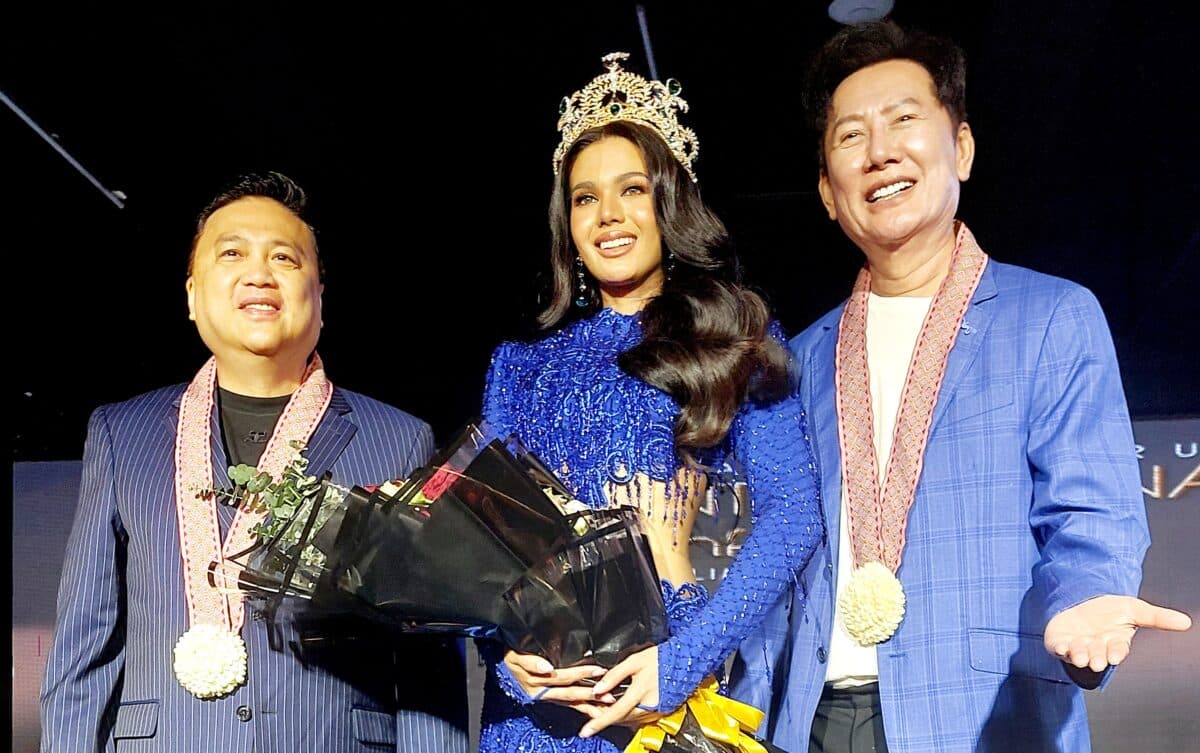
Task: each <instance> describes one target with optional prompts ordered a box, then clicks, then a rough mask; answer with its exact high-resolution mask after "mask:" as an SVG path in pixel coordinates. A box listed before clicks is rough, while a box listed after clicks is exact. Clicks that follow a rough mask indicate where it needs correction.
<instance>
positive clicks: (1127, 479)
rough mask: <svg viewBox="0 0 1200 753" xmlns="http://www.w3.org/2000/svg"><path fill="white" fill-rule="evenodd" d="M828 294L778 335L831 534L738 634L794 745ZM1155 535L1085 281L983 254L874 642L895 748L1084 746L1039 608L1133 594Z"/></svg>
mask: <svg viewBox="0 0 1200 753" xmlns="http://www.w3.org/2000/svg"><path fill="white" fill-rule="evenodd" d="M841 314H842V309H841V307H839V308H838V309H835V310H834V311H831V312H829V313H828V314H826V315H825V316H824V317H823V318H822V319H820V320H818V321H817V322H816V323H815V324H813V325H812V326H811V327H809V328H808V329H807V330H806V331H804V332H803V333H801V334H800V335H799V336H797V337H796V338H795V339H793V340H792V343H791V345H792V348H793V350H794V351H795V353H796V355H797V358H798V362H799V366H800V369H801V376H800V380H801V385H800V387H801V395H802V400H803V402H804V405H805V408H806V410H807V412H808V415H809V425H810V430H811V436H812V441H813V451H814V453H815V455H816V458H817V464H818V467H819V469H820V472H821V478H822V500H823V506H824V510H825V519H826V521H827V523H828V538H827V541H826V545H825V546H824V547H823V548H822V549H821V550H819V551H818V552H817V553H816V554H815V555H814V556H813V558H812V561H811V563H810V564H809V566H808V567H807V568H806V569H805V570H804V571H803V572H802V573H801V575H800V577H799V578H798V579H797V584H796V586H795V587H794V588H793V591H792V593H791V594H790V596H785V597H784V598H783V599H781V601H780V602H779V603H778V604H777V605H776V606H775V608H774V610H773V611H772V613H771V615H770V617H769V618H768V620H767V621H766V623H765V624H764V626H763V628H762V629H760V630H759V632H758V633H757V634H756V635H755V636H753V637H752V638H751V639H750V640H748V641H747V642H746V643H745V644H744V645H743V646H742V649H741V651H740V653H739V656H738V658H737V659H736V661H735V666H734V695H735V696H737V697H740V698H742V699H744V700H747V701H749V702H751V703H753V704H754V705H756V706H758V707H760V708H763V709H766V710H768V712H769V713H768V717H767V720H766V721H765V722H764V724H763V730H762V731H763V732H764V734H767V735H768V736H769V738H770V739H771V740H772V741H774V742H775V743H777V744H778V745H780V746H782V747H783V748H785V749H787V750H790V751H792V753H797V752H800V751H806V750H807V749H808V737H809V731H810V725H811V722H812V717H813V712H814V710H815V709H816V705H817V701H818V699H819V696H820V693H821V688H822V684H823V682H824V679H825V660H826V651H827V647H828V645H829V636H830V631H831V630H832V627H833V626H832V622H833V606H834V604H833V602H834V596H835V573H834V567H835V566H836V563H837V557H838V555H837V546H838V529H839V526H840V518H839V505H840V502H841V463H840V461H839V449H838V428H837V413H836V409H835V405H834V354H835V346H836V341H837V327H838V322H839V320H840V318H841ZM1148 546H1149V533H1148V529H1147V525H1146V517H1145V504H1144V501H1143V499H1142V492H1141V484H1140V476H1139V471H1138V466H1137V459H1136V454H1135V451H1134V442H1133V433H1132V430H1131V427H1130V422H1129V417H1128V411H1127V408H1126V403H1125V397H1124V393H1123V391H1122V387H1121V380H1120V373H1119V371H1118V368H1117V362H1116V355H1115V353H1114V350H1113V346H1112V340H1111V337H1110V335H1109V331H1108V327H1107V324H1106V322H1105V320H1104V315H1103V313H1102V312H1101V310H1100V306H1099V304H1098V302H1097V301H1096V299H1095V297H1094V296H1093V295H1092V294H1091V293H1090V292H1088V291H1087V290H1086V289H1084V288H1082V287H1080V286H1078V285H1075V284H1073V283H1070V282H1067V281H1066V280H1062V279H1058V278H1055V277H1050V276H1047V275H1043V274H1038V273H1036V272H1032V271H1030V270H1027V269H1022V268H1020V267H1014V266H1011V265H1007V264H1000V263H997V262H995V261H994V260H993V261H990V262H989V263H988V266H987V268H986V270H985V272H984V275H983V278H982V279H981V281H980V284H979V287H978V288H977V290H976V292H975V295H974V297H973V299H972V301H971V305H970V307H969V309H968V310H967V313H966V317H965V319H964V322H963V325H962V329H961V331H960V332H959V336H958V339H957V341H956V343H955V345H954V348H953V350H952V351H951V353H950V358H949V362H948V365H947V370H946V375H945V379H944V381H943V384H942V388H941V392H940V394H939V396H938V400H937V405H936V407H935V410H934V414H933V425H932V428H931V430H930V436H929V442H928V447H927V450H926V455H925V463H924V468H923V470H922V473H921V478H920V481H919V483H918V486H917V495H916V500H915V501H914V503H913V506H912V509H911V511H910V514H909V523H908V531H907V544H906V546H905V549H904V554H903V561H902V564H901V566H900V570H899V573H898V576H899V578H900V581H901V582H902V583H903V585H904V590H905V593H906V594H907V597H908V604H907V613H906V615H905V617H904V622H903V623H902V624H901V625H900V628H899V630H898V631H897V632H896V634H895V635H894V636H893V637H892V638H891V639H890V640H888V641H887V642H885V643H883V644H881V645H880V646H879V647H878V656H879V692H880V697H881V700H882V705H883V721H884V728H885V731H886V735H887V741H888V748H889V750H890V751H891V752H892V753H928V752H929V751H938V752H939V753H955V752H957V751H961V752H962V753H984V752H986V751H997V752H1000V751H1004V752H1005V753H1009V752H1011V751H1020V752H1021V753H1041V752H1042V751H1047V752H1048V751H1066V752H1069V753H1083V752H1085V751H1088V750H1090V747H1091V746H1090V742H1089V739H1088V728H1087V717H1086V713H1085V709H1084V701H1083V696H1082V692H1081V690H1080V683H1082V684H1084V685H1087V686H1091V685H1094V684H1098V683H1099V682H1100V681H1101V680H1102V679H1103V678H1101V677H1095V676H1091V677H1087V676H1080V677H1076V678H1074V679H1075V680H1077V681H1078V682H1075V681H1073V679H1072V678H1071V677H1069V676H1068V675H1067V673H1066V671H1065V669H1064V665H1063V664H1062V663H1061V662H1059V661H1058V660H1056V659H1054V658H1053V657H1051V656H1050V655H1049V654H1048V653H1047V652H1046V650H1045V649H1044V648H1043V646H1042V637H1041V636H1042V632H1043V630H1044V628H1045V625H1046V622H1047V621H1048V620H1049V618H1050V617H1051V616H1052V615H1054V614H1056V613H1057V612H1059V611H1060V610H1062V609H1064V608H1066V607H1069V606H1072V605H1074V604H1077V603H1079V602H1081V601H1084V600H1085V599H1088V598H1090V597H1092V596H1097V595H1100V594H1130V595H1133V594H1136V593H1137V590H1138V587H1139V584H1140V581H1141V562H1142V557H1143V555H1144V554H1145V551H1146V548H1147V547H1148Z"/></svg>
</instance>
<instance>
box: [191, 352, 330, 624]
mask: <svg viewBox="0 0 1200 753" xmlns="http://www.w3.org/2000/svg"><path fill="white" fill-rule="evenodd" d="M216 383H217V361H216V358H210V359H209V360H208V362H207V363H206V364H204V367H203V368H201V369H200V371H199V373H197V374H196V377H195V379H193V380H192V383H191V384H190V385H188V388H187V391H186V392H184V394H183V398H182V399H181V400H180V402H179V426H178V429H177V431H176V433H175V511H176V517H177V518H178V522H179V550H180V553H181V555H182V559H183V586H184V594H185V596H186V600H187V608H188V624H189V625H193V626H194V625H198V624H210V625H216V626H218V627H221V628H223V629H225V630H228V631H230V632H232V633H234V634H237V633H240V632H241V629H242V623H243V621H244V619H245V611H244V609H243V600H242V597H241V595H239V594H237V593H231V594H227V593H223V592H222V591H221V590H219V589H218V588H215V587H213V586H212V585H210V584H209V582H208V571H209V564H210V563H213V562H216V563H218V564H220V563H222V562H223V561H224V559H225V558H226V557H228V556H229V555H231V554H234V553H236V552H239V551H242V550H244V549H246V548H248V547H249V546H250V545H251V544H253V543H254V541H253V539H254V537H253V534H251V533H250V530H251V528H253V526H254V524H255V523H257V522H259V521H260V520H261V519H262V517H263V513H262V512H249V511H247V510H246V508H245V507H242V508H240V509H239V510H238V512H237V515H236V516H235V517H234V520H233V524H232V525H231V526H230V528H229V532H228V533H227V534H226V537H225V542H224V547H222V545H221V540H220V538H221V537H220V530H221V529H220V527H219V525H218V522H217V508H216V505H217V502H216V500H215V499H214V498H209V499H203V498H202V497H200V495H199V492H200V491H201V490H204V489H210V488H212V485H213V468H212V444H211V443H212V428H211V421H212V411H213V407H214V405H215V400H214V394H215V392H216ZM332 396H333V385H332V384H331V383H330V382H329V380H328V379H326V378H325V370H324V367H323V365H322V363H321V359H320V357H319V356H316V355H314V356H313V359H312V361H311V362H310V363H309V365H308V370H307V371H306V372H305V374H304V380H303V382H302V383H301V385H300V388H299V389H297V390H296V392H294V393H293V394H292V398H291V400H289V401H288V404H287V406H286V407H284V409H283V413H282V414H281V415H280V417H279V420H278V421H277V422H276V424H275V431H274V432H273V433H272V434H271V439H270V440H269V441H268V442H267V446H266V448H265V449H264V450H263V454H262V458H261V459H260V460H259V463H258V469H259V470H261V471H266V472H267V473H270V474H271V476H273V477H274V478H275V479H276V480H278V479H279V476H280V473H281V472H282V471H283V468H284V466H285V465H286V464H287V461H288V458H290V457H291V455H292V452H293V449H292V448H291V447H290V446H289V442H291V441H292V440H299V441H300V442H303V443H305V444H307V443H308V440H309V438H310V437H311V436H312V433H313V431H315V430H316V428H317V424H319V423H320V422H321V418H322V417H323V416H324V415H325V411H326V409H328V407H329V401H330V399H331V398H332Z"/></svg>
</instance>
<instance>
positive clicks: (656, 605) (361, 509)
mask: <svg viewBox="0 0 1200 753" xmlns="http://www.w3.org/2000/svg"><path fill="white" fill-rule="evenodd" d="M302 470H303V469H301V471H302ZM289 477H290V478H293V479H297V478H298V479H301V480H302V481H303V480H304V478H305V477H304V476H303V473H302V472H301V473H298V474H292V475H290V476H289V474H286V473H285V475H284V478H285V479H287V478H289ZM292 483H293V486H295V485H297V484H299V483H300V482H295V481H293V482H292ZM303 488H304V489H305V490H306V494H305V499H304V501H303V502H302V503H298V504H291V505H289V506H288V507H287V508H286V510H285V512H286V517H284V516H280V515H274V516H272V517H269V518H268V519H267V521H266V522H265V523H264V524H263V525H262V527H261V529H260V535H261V539H260V542H259V543H258V545H257V546H255V547H254V548H252V549H251V550H249V551H247V552H243V553H241V554H239V555H237V556H236V557H235V558H233V562H232V564H233V566H234V568H235V570H236V572H237V583H238V588H239V589H241V590H243V591H246V592H249V593H251V594H257V595H260V596H261V595H265V596H268V597H282V596H295V597H300V598H302V599H305V600H307V601H308V603H309V605H310V607H311V608H312V609H314V610H319V611H322V612H328V613H331V614H338V613H353V614H357V615H359V616H361V617H365V618H367V619H369V620H371V621H374V622H380V623H383V624H385V625H389V626H392V627H396V628H399V629H401V630H405V631H412V632H450V633H457V634H463V635H471V636H476V637H494V638H497V639H499V640H501V641H503V642H504V643H506V644H507V645H508V646H509V647H511V648H513V649H516V650H518V651H522V652H526V653H536V654H539V655H541V656H544V657H545V658H546V659H548V660H549V661H551V662H552V663H553V664H555V665H556V666H570V665H572V664H580V663H599V664H602V665H604V666H612V665H613V664H616V663H617V662H619V661H620V660H621V659H623V658H625V657H626V656H628V655H630V654H631V653H633V652H635V651H638V650H640V649H643V648H647V647H649V646H651V645H654V644H655V643H658V642H661V641H662V640H665V639H666V637H667V622H666V615H665V610H664V607H663V602H662V594H661V591H660V588H659V581H658V577H657V574H656V572H655V570H654V566H653V560H652V558H651V555H650V552H649V548H648V545H647V543H646V540H645V537H644V535H643V534H642V533H641V529H640V527H639V521H638V513H637V511H636V510H633V509H628V508H613V509H602V510H592V509H589V508H587V507H586V506H584V505H582V504H581V503H579V502H577V501H575V500H573V499H572V495H571V493H570V492H569V491H568V490H567V489H566V488H565V487H564V486H563V485H562V483H561V482H560V481H559V480H558V479H557V478H556V477H555V476H554V474H553V473H551V472H550V471H549V470H547V469H546V468H545V466H544V465H543V464H542V463H541V462H540V461H539V460H538V459H537V457H535V456H534V455H533V454H532V453H530V452H528V451H527V450H526V449H525V448H524V447H523V446H522V445H521V444H520V442H519V441H518V440H517V439H516V438H515V437H510V438H508V439H505V440H501V439H499V438H497V437H493V436H491V435H490V434H489V433H488V432H487V430H486V428H481V427H480V426H478V425H475V424H471V425H469V426H468V427H467V428H466V429H465V430H464V431H463V432H462V433H461V434H460V435H459V437H458V439H457V440H456V441H454V442H453V443H451V444H450V445H449V446H448V447H447V448H446V449H445V450H443V451H442V452H441V453H440V454H439V455H438V457H437V458H435V459H434V461H433V462H431V463H430V464H428V465H427V466H425V467H422V468H420V469H418V470H416V471H414V472H413V473H412V474H411V475H410V476H409V478H407V479H404V480H399V481H394V482H389V483H385V484H382V485H381V486H379V487H361V486H355V487H353V488H351V489H344V488H341V487H338V486H336V485H335V484H333V483H331V481H330V480H329V479H328V478H326V479H322V480H320V481H319V482H314V480H312V478H311V477H308V481H307V483H306V484H305V485H304V487H303ZM267 491H268V492H273V493H275V494H276V495H280V496H282V494H284V493H286V491H287V490H285V489H279V488H271V489H269V490H267Z"/></svg>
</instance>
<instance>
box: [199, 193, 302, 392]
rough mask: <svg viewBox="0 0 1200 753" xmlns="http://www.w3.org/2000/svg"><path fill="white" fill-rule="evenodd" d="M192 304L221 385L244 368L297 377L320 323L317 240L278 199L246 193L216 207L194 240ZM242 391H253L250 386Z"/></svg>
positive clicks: (287, 388)
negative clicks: (246, 194) (212, 356)
mask: <svg viewBox="0 0 1200 753" xmlns="http://www.w3.org/2000/svg"><path fill="white" fill-rule="evenodd" d="M186 287H187V298H188V312H189V314H190V318H191V319H192V320H193V321H195V322H196V328H197V329H198V330H199V332H200V338H201V339H202V340H203V341H204V344H205V345H207V346H208V348H209V350H211V351H212V353H213V355H214V356H216V358H217V368H218V374H219V375H220V379H221V383H222V386H227V387H228V388H230V389H234V391H239V390H238V389H236V388H234V387H230V386H229V385H228V384H227V381H226V380H227V377H231V376H233V375H234V374H235V373H237V372H244V371H245V370H246V369H247V368H250V369H258V368H261V369H264V370H266V371H268V372H271V373H276V374H283V375H286V377H285V381H288V382H291V381H293V380H294V383H292V384H290V385H287V384H285V385H283V386H282V387H281V389H283V390H285V391H284V392H281V393H280V394H286V391H290V388H294V387H295V384H298V383H299V379H300V376H301V375H302V374H303V371H304V368H305V365H306V363H307V360H308V356H309V354H310V353H312V351H313V349H314V348H315V347H316V345H317V338H318V336H319V334H320V331H321V292H322V288H323V286H322V285H321V282H320V278H319V274H318V265H317V251H316V242H315V240H314V238H313V235H312V231H311V230H309V228H308V225H306V224H305V223H304V221H303V220H301V219H300V218H299V217H297V216H296V215H294V214H292V212H291V211H289V210H288V209H287V208H286V207H284V206H283V205H282V204H280V203H278V202H276V201H274V200H273V199H268V198H263V197H257V196H249V197H246V198H242V199H238V200H237V201H234V202H232V203H230V204H227V205H226V206H224V207H222V208H220V209H218V210H217V211H216V212H213V214H212V215H211V216H209V218H208V220H207V221H206V222H205V223H204V230H203V231H202V232H201V234H200V236H199V238H198V239H197V241H196V249H195V254H194V259H193V263H192V269H191V273H190V275H189V276H188V279H187V285H186ZM244 394H254V393H253V392H250V391H247V392H245V393H244Z"/></svg>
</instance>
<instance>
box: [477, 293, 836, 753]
mask: <svg viewBox="0 0 1200 753" xmlns="http://www.w3.org/2000/svg"><path fill="white" fill-rule="evenodd" d="M776 334H777V335H778V333H776ZM640 337H641V324H640V315H638V314H634V315H622V314H620V313H617V312H616V311H613V310H612V309H603V310H601V311H600V312H598V313H596V314H595V315H593V316H592V317H590V318H588V319H584V320H581V321H578V322H575V323H574V324H571V325H569V326H567V327H565V328H563V329H562V330H560V331H558V332H556V333H554V334H552V335H550V336H548V337H546V338H544V339H542V340H540V341H538V342H535V343H532V344H527V343H515V342H509V343H504V344H502V345H501V346H500V347H499V348H497V349H496V351H495V353H494V354H493V357H492V364H491V369H490V371H489V374H488V379H487V385H486V388H485V394H484V406H483V416H484V419H485V420H486V421H487V422H488V424H489V425H490V426H491V428H492V429H493V430H494V431H495V432H496V433H497V434H498V435H499V436H506V435H508V434H510V433H515V434H517V436H519V437H520V439H521V441H522V442H523V443H524V444H525V446H526V447H528V448H529V449H530V450H532V451H533V452H534V453H535V454H536V455H537V456H538V457H539V458H540V459H541V460H542V461H543V462H544V463H546V465H547V466H548V467H549V468H550V469H552V470H554V471H555V473H556V474H558V476H559V478H560V479H561V480H562V481H563V483H565V484H566V485H567V486H568V487H569V488H570V489H571V490H572V491H573V492H574V494H575V495H576V496H577V497H578V498H579V499H580V500H582V501H583V502H585V503H586V504H588V505H590V506H593V507H603V506H607V505H608V504H610V500H612V499H613V498H614V496H616V494H615V493H616V492H618V491H621V492H623V493H624V495H625V496H624V497H623V498H626V499H627V498H632V499H635V500H638V499H642V498H644V496H645V495H646V494H649V489H646V488H642V487H644V486H649V484H647V483H646V482H647V480H648V481H650V482H661V483H664V484H666V489H667V498H668V499H671V498H681V499H683V498H687V496H688V495H689V493H690V490H689V489H688V488H686V482H684V483H683V484H678V483H677V482H676V478H677V474H676V472H677V470H678V469H679V468H680V467H681V466H682V465H683V464H682V461H681V459H680V457H679V455H678V453H677V452H676V448H675V443H674V432H673V427H674V423H675V418H676V416H677V415H678V413H679V407H678V405H677V404H676V403H675V401H674V400H673V399H672V398H671V397H670V396H669V395H667V394H666V393H664V392H662V391H661V390H659V389H657V388H655V387H653V386H651V385H649V384H646V383H645V382H642V381H640V380H638V379H636V378H634V377H632V376H630V375H629V374H626V373H625V372H624V371H622V370H621V368H620V366H618V365H617V357H618V356H619V355H620V354H621V353H623V352H624V351H626V350H628V349H629V348H631V347H633V346H634V345H635V344H637V342H638V341H639V339H640ZM731 452H732V453H733V454H734V455H735V457H736V459H737V461H738V465H739V466H740V467H742V468H743V469H744V472H745V475H746V481H747V484H748V487H749V495H750V500H751V505H752V510H753V517H752V530H751V533H750V535H749V536H748V537H747V539H746V541H745V542H744V544H743V546H742V550H741V552H740V553H739V555H738V557H737V558H736V560H735V561H734V563H733V564H732V565H731V566H730V568H729V572H728V574H727V575H726V576H725V578H724V580H723V581H722V582H721V586H720V588H719V589H718V590H717V592H716V593H715V594H714V595H713V596H712V598H711V599H707V598H706V594H704V593H703V591H702V589H699V590H698V589H697V588H696V587H695V586H688V585H686V584H673V585H674V586H680V585H684V586H685V587H684V588H683V589H680V590H679V591H678V592H675V589H672V588H665V589H664V596H665V597H666V602H667V608H668V618H669V623H670V627H671V633H672V635H671V637H670V638H669V639H668V640H667V641H666V642H664V643H662V644H660V645H659V654H658V655H659V697H660V706H659V708H660V709H661V710H663V711H670V710H672V709H674V708H676V707H677V706H679V705H680V704H681V703H682V702H683V701H684V700H685V699H686V698H687V696H688V695H690V694H691V692H692V691H693V690H694V689H695V688H696V686H697V685H699V683H700V682H701V680H703V679H704V678H705V677H706V676H707V675H709V674H713V673H714V672H715V671H716V670H717V669H718V668H719V667H720V666H721V664H722V663H723V662H724V660H725V658H726V657H727V656H728V655H729V654H730V653H731V652H732V651H733V650H734V649H736V648H737V645H738V644H739V643H740V642H741V640H742V639H743V638H745V637H746V635H748V634H749V633H750V631H751V630H753V629H754V628H755V627H756V626H757V625H758V623H759V621H760V620H761V615H762V614H763V612H764V611H765V610H766V608H767V607H768V606H770V605H771V604H772V603H773V602H774V601H775V599H776V598H778V597H779V595H780V594H781V593H782V592H783V591H784V589H785V588H786V587H787V584H788V582H789V581H790V579H791V578H792V574H793V573H794V572H796V571H797V570H798V569H800V568H801V567H802V566H803V565H804V564H805V563H806V562H807V561H808V558H809V556H810V555H811V554H812V552H813V550H814V549H815V548H816V546H817V544H818V542H819V541H820V539H821V537H822V535H823V532H824V528H823V525H822V523H821V518H820V504H819V500H818V488H819V487H818V484H817V478H816V469H815V466H814V464H813V460H812V455H811V452H810V450H809V443H808V428H807V424H806V420H805V417H804V415H803V413H802V412H801V410H800V407H799V400H798V399H795V398H791V397H789V398H785V399H783V400H780V401H778V402H776V403H774V404H772V405H769V406H756V405H753V404H749V403H748V404H746V405H745V406H743V408H742V410H741V411H739V413H738V415H737V417H736V418H735V420H734V423H733V426H732V427H731V428H730V431H729V433H728V435H727V436H726V438H725V440H724V442H723V443H722V444H721V445H719V446H717V447H715V448H711V449H709V450H705V451H704V452H702V453H700V454H698V455H697V454H696V453H693V457H694V458H696V459H697V460H699V461H700V463H701V464H702V465H703V466H705V467H712V468H717V467H720V466H721V465H722V461H723V460H724V458H725V456H726V455H727V454H728V453H731ZM685 509H688V508H687V507H686V506H672V510H671V511H668V510H664V511H662V512H663V514H675V515H678V514H680V513H679V512H678V511H679V510H685ZM493 648H495V650H488V649H487V648H486V647H483V646H481V653H482V654H483V656H484V658H485V660H487V662H488V664H489V665H490V667H489V669H490V670H491V671H490V672H489V680H488V684H487V687H486V689H485V699H484V709H483V719H482V731H481V740H480V750H481V751H486V752H488V753H491V752H493V751H495V752H499V751H505V752H506V753H507V752H508V751H518V750H519V751H524V752H525V753H534V752H539V753H540V752H541V751H546V752H547V753H548V752H551V751H554V752H558V751H589V752H592V751H594V752H596V753H600V752H605V753H607V752H609V751H617V750H619V748H618V747H617V746H615V745H613V744H612V743H611V742H609V741H607V740H605V739H603V737H596V738H589V739H580V738H577V737H574V736H573V732H574V731H577V729H578V728H577V727H576V728H575V730H568V731H564V730H563V729H562V728H561V725H560V726H559V727H556V726H555V725H553V724H547V723H545V722H544V720H543V719H542V718H541V715H539V714H538V713H536V711H535V709H533V708H532V707H537V706H549V705H550V704H538V703H531V702H530V700H531V699H529V698H528V696H526V695H525V694H524V692H523V691H522V690H521V689H520V687H519V686H515V683H514V682H513V681H512V680H511V677H510V676H509V675H508V673H507V671H506V670H505V669H504V666H503V664H502V662H501V661H500V660H501V658H502V654H503V652H502V650H501V649H499V648H498V647H493ZM550 716H553V715H552V714H551V715H550Z"/></svg>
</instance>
